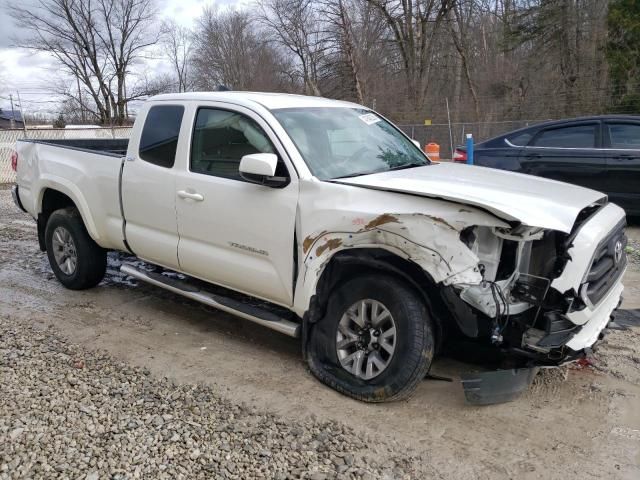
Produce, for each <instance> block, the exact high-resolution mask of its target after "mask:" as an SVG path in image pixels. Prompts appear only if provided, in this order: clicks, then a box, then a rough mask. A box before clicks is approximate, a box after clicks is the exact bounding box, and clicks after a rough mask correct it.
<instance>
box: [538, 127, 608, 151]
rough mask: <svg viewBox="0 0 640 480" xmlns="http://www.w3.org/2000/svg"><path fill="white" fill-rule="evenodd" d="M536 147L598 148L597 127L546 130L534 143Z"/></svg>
mask: <svg viewBox="0 0 640 480" xmlns="http://www.w3.org/2000/svg"><path fill="white" fill-rule="evenodd" d="M533 146H535V147H556V148H594V147H595V146H596V126H595V125H578V126H575V127H563V128H554V129H551V130H544V131H543V132H542V133H541V134H539V135H538V136H537V137H536V138H535V140H534V141H533Z"/></svg>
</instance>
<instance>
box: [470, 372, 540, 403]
mask: <svg viewBox="0 0 640 480" xmlns="http://www.w3.org/2000/svg"><path fill="white" fill-rule="evenodd" d="M538 370H539V368H538V367H533V368H517V369H511V370H496V371H493V372H477V373H463V374H462V375H461V376H460V377H461V381H462V387H463V388H464V396H465V398H466V400H467V402H468V403H470V404H472V405H493V404H496V403H505V402H511V401H513V400H515V399H516V398H518V397H519V396H520V394H521V393H522V392H524V391H525V390H526V389H528V388H529V385H531V382H532V381H533V378H534V377H535V376H536V374H537V373H538Z"/></svg>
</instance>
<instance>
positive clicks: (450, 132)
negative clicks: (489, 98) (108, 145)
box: [0, 120, 539, 183]
mask: <svg viewBox="0 0 640 480" xmlns="http://www.w3.org/2000/svg"><path fill="white" fill-rule="evenodd" d="M538 122H539V121H526V120H520V121H498V122H482V123H467V122H464V123H462V122H456V123H452V124H451V125H449V124H448V123H434V124H432V125H399V127H400V128H401V129H402V130H403V131H404V132H405V133H406V134H407V135H409V136H410V137H411V138H415V139H416V140H418V141H420V143H421V144H422V145H424V144H426V143H429V142H435V143H437V144H439V145H440V157H441V158H443V159H450V158H451V156H452V155H451V153H452V152H451V146H452V145H453V148H454V149H455V147H456V146H457V145H464V143H465V135H466V134H467V133H472V134H473V138H474V140H475V141H476V142H481V141H483V140H486V139H488V138H491V137H494V136H496V135H501V134H503V133H507V132H509V131H512V130H517V129H518V128H523V127H527V126H529V125H533V124H535V123H538ZM130 135H131V127H115V128H87V129H68V128H66V129H65V128H46V129H33V130H32V129H28V130H27V131H26V132H25V131H24V130H0V183H10V182H14V181H15V172H14V171H13V170H11V162H10V157H11V152H12V151H13V150H14V149H15V145H16V140H18V139H21V138H35V139H39V140H46V139H65V138H68V139H74V138H129V136H130Z"/></svg>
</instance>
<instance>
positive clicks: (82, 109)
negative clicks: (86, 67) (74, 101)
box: [76, 76, 86, 124]
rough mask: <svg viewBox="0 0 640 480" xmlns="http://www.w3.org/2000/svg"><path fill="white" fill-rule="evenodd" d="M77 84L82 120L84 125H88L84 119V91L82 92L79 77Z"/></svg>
mask: <svg viewBox="0 0 640 480" xmlns="http://www.w3.org/2000/svg"><path fill="white" fill-rule="evenodd" d="M76 83H77V85H78V103H80V119H81V120H82V123H83V124H84V123H86V122H85V118H84V103H82V90H80V78H79V77H77V76H76Z"/></svg>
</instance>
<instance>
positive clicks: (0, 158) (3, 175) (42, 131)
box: [0, 127, 131, 183]
mask: <svg viewBox="0 0 640 480" xmlns="http://www.w3.org/2000/svg"><path fill="white" fill-rule="evenodd" d="M130 135H131V127H114V128H77V129H76V128H35V129H27V131H26V132H25V131H24V130H0V183H11V182H15V180H16V175H15V172H14V171H13V170H12V169H11V152H13V151H14V150H15V148H16V141H18V140H20V139H23V138H31V139H37V140H62V139H80V138H129V136H130Z"/></svg>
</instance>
